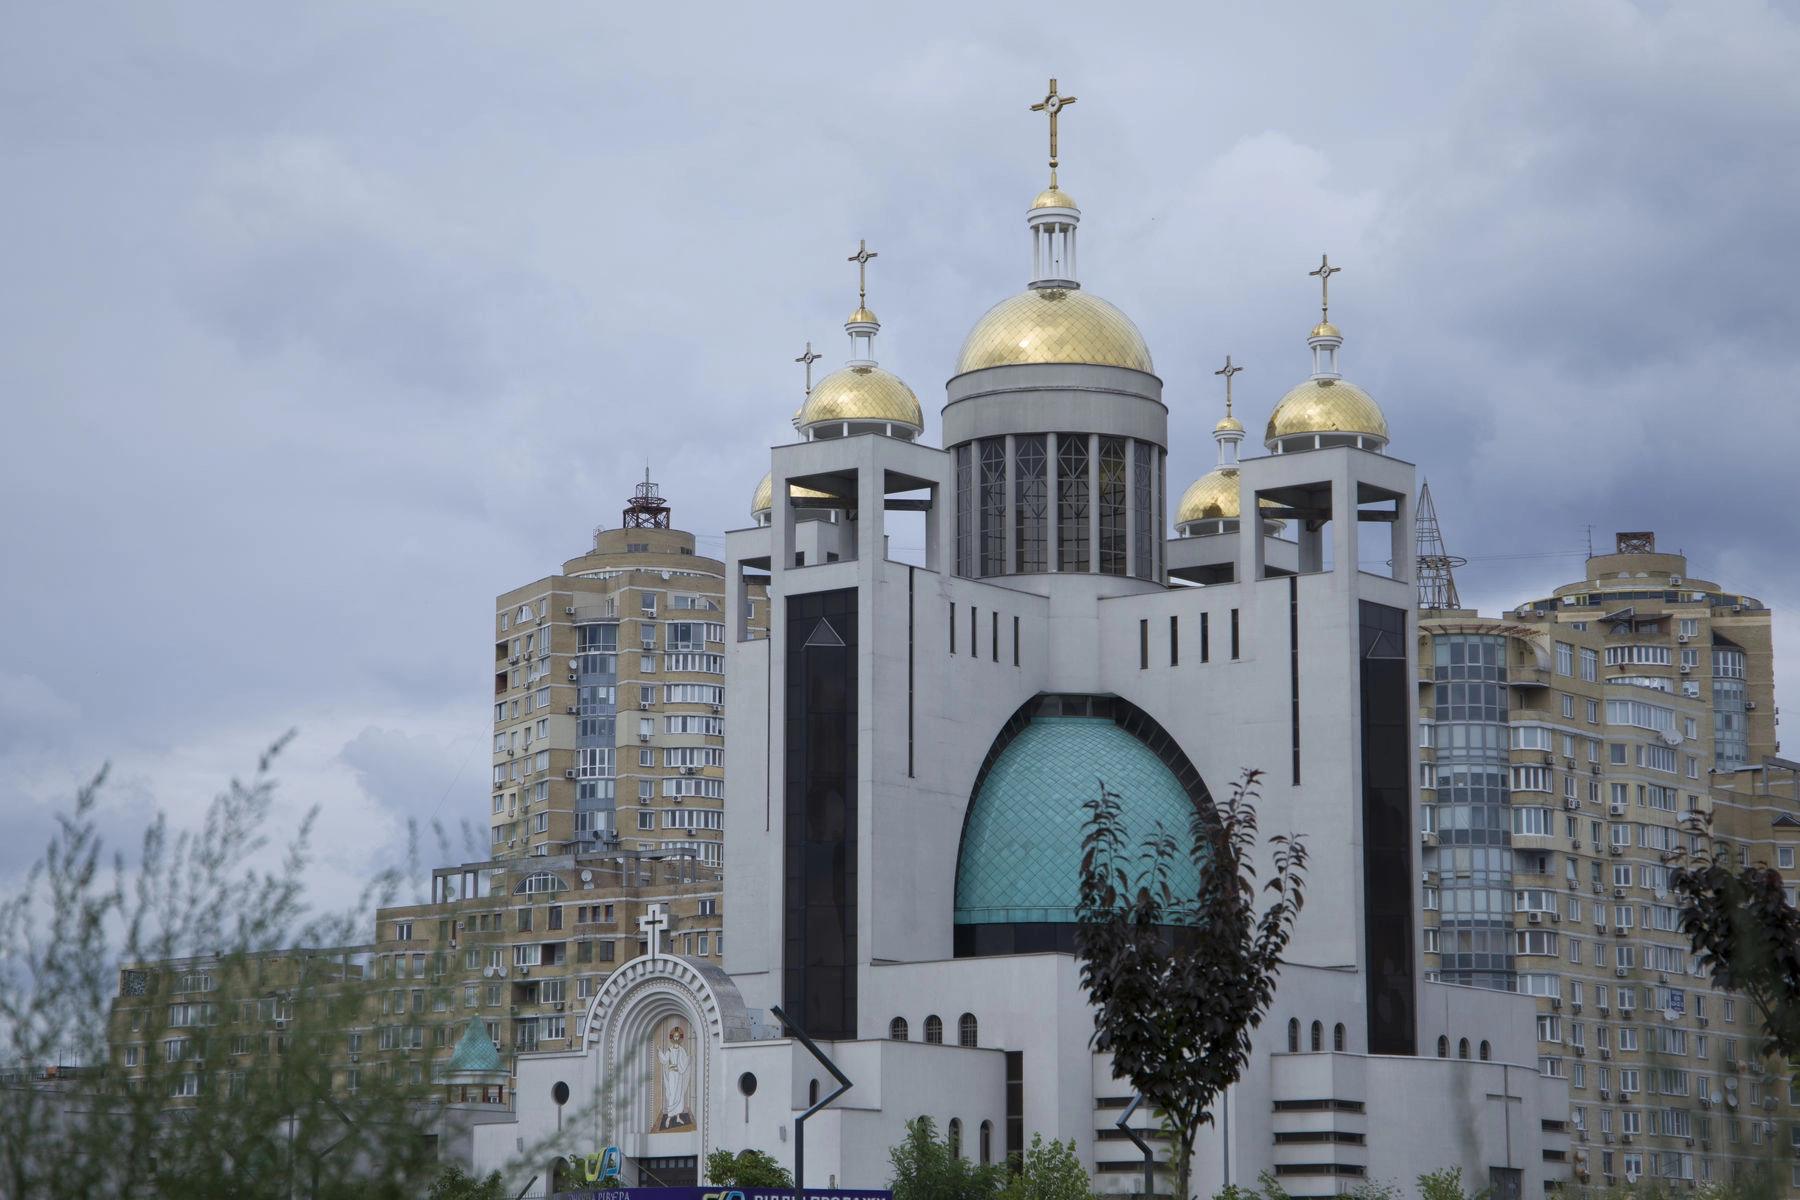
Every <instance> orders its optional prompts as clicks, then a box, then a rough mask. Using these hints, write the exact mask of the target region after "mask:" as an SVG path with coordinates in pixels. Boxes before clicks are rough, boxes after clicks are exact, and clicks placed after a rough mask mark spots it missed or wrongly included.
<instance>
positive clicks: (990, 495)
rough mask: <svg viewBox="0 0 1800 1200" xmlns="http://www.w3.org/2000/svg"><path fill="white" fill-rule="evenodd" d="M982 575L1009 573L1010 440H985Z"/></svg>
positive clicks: (995, 438) (982, 448)
mask: <svg viewBox="0 0 1800 1200" xmlns="http://www.w3.org/2000/svg"><path fill="white" fill-rule="evenodd" d="M980 500H981V574H982V575H984V576H987V575H1004V574H1005V573H1006V439H1005V438H998V437H993V438H982V439H981V496H980Z"/></svg>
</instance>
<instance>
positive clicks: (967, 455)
mask: <svg viewBox="0 0 1800 1200" xmlns="http://www.w3.org/2000/svg"><path fill="white" fill-rule="evenodd" d="M974 459H975V448H974V447H973V446H971V445H969V444H967V443H964V444H963V445H961V446H958V447H957V448H956V573H957V574H958V575H962V576H964V577H967V576H970V575H973V574H975V494H974V492H975V489H974ZM954 640H955V639H954V635H953V636H952V641H954ZM954 649H955V647H954V646H952V650H954Z"/></svg>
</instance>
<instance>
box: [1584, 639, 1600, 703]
mask: <svg viewBox="0 0 1800 1200" xmlns="http://www.w3.org/2000/svg"><path fill="white" fill-rule="evenodd" d="M1581 678H1582V681H1583V682H1585V683H1594V682H1596V681H1597V680H1598V679H1599V678H1600V655H1599V652H1598V651H1594V650H1589V649H1587V648H1585V647H1583V649H1582V651H1581ZM1588 703H1589V704H1590V705H1592V704H1593V701H1591V700H1590V701H1588ZM1590 719H1591V718H1590Z"/></svg>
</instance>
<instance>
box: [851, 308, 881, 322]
mask: <svg viewBox="0 0 1800 1200" xmlns="http://www.w3.org/2000/svg"><path fill="white" fill-rule="evenodd" d="M844 324H846V325H879V324H881V322H880V321H877V320H876V319H875V314H874V313H872V312H870V311H869V310H868V309H866V308H858V309H857V310H856V311H855V312H853V313H851V314H850V319H849V320H848V321H845V322H844Z"/></svg>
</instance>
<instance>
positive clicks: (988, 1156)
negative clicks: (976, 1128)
mask: <svg viewBox="0 0 1800 1200" xmlns="http://www.w3.org/2000/svg"><path fill="white" fill-rule="evenodd" d="M981 1161H982V1162H983V1163H990V1162H993V1161H994V1123H993V1122H992V1121H983V1122H982V1123H981Z"/></svg>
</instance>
